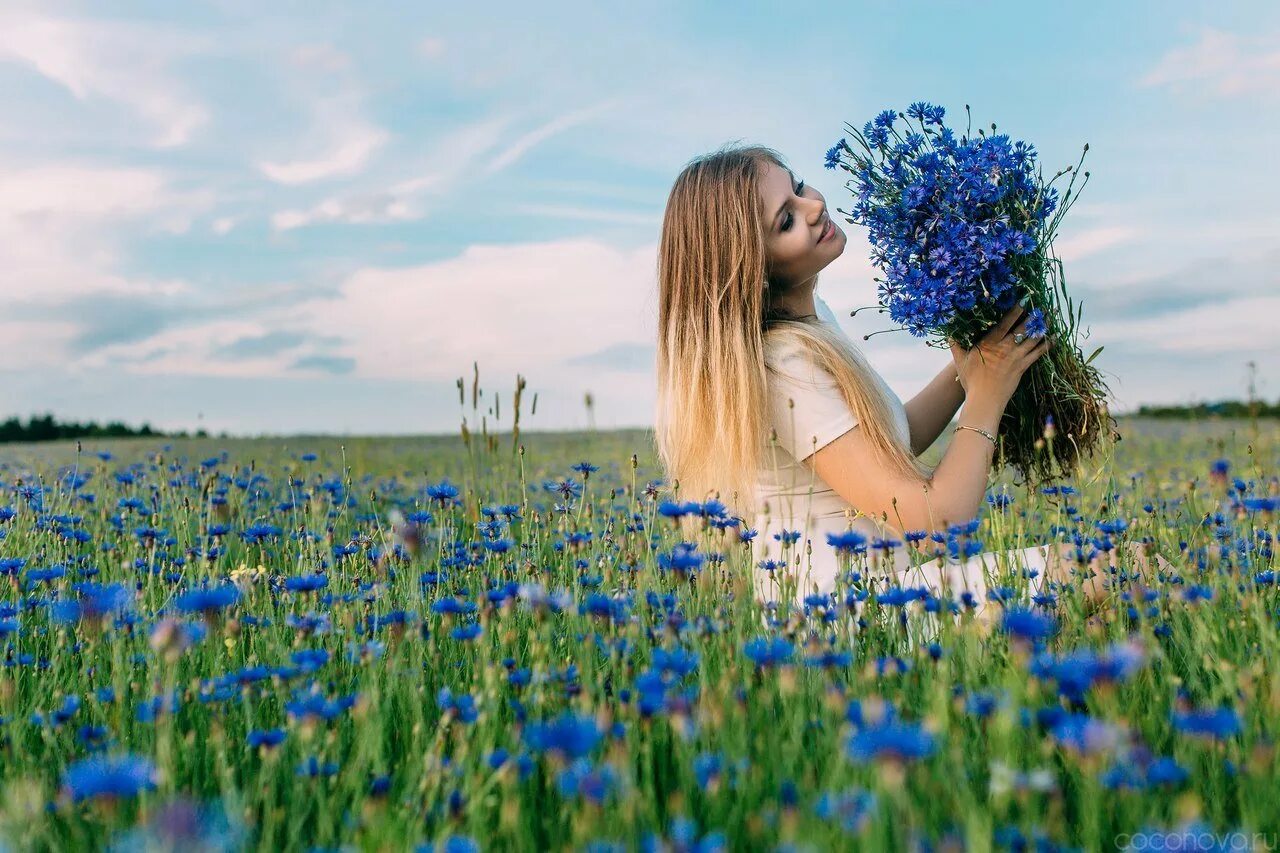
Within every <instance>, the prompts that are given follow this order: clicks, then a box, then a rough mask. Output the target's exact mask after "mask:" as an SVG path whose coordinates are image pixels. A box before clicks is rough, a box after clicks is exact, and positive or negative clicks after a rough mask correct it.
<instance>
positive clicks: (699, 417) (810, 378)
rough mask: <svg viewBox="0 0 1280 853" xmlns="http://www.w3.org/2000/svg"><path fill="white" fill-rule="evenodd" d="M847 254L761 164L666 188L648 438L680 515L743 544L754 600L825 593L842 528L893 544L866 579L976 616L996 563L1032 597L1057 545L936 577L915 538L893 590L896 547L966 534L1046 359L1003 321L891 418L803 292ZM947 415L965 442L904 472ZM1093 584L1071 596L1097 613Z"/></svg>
mask: <svg viewBox="0 0 1280 853" xmlns="http://www.w3.org/2000/svg"><path fill="white" fill-rule="evenodd" d="M845 243H846V237H845V234H844V231H843V230H841V228H840V226H839V225H837V224H836V222H835V220H834V219H832V217H831V214H830V211H829V210H828V208H827V205H826V202H825V199H824V198H823V196H822V194H821V193H819V192H818V191H817V190H816V189H814V188H812V187H810V186H808V185H806V184H804V183H803V181H802V180H801V179H800V178H799V177H798V176H797V175H795V174H794V173H793V172H792V171H791V170H790V168H789V167H787V166H786V165H785V163H784V162H783V160H782V158H781V156H780V155H778V154H777V153H776V152H775V151H773V150H772V149H769V148H765V147H762V146H742V147H727V148H723V149H721V150H719V151H716V152H714V153H711V154H708V155H705V156H703V157H700V158H697V159H696V160H694V161H692V162H691V163H689V164H688V165H687V166H686V167H685V168H684V170H683V171H682V172H681V173H680V175H679V176H678V177H677V178H676V181H675V184H674V186H673V187H672V189H671V192H670V195H669V197H668V200H667V206H666V211H665V215H664V218H663V224H662V233H661V238H660V240H659V251H658V285H659V295H658V298H659V307H658V312H659V316H658V345H657V372H658V405H657V411H656V417H655V420H656V429H655V438H656V442H657V449H658V454H659V456H660V458H661V459H662V461H663V464H664V466H665V468H666V473H667V475H668V479H669V480H671V481H674V482H677V483H678V484H679V497H680V499H681V500H685V501H689V500H696V501H705V500H708V499H711V498H718V499H719V500H720V501H721V502H722V503H724V504H725V505H726V506H727V507H728V509H729V510H730V512H731V513H733V514H735V515H738V516H739V517H740V518H742V519H743V520H744V522H745V523H746V524H747V525H749V526H750V527H752V528H754V529H756V530H757V531H758V534H757V536H756V538H755V539H754V540H753V541H752V549H753V554H754V560H755V563H756V567H755V568H753V570H752V571H753V578H752V580H753V583H754V585H755V591H756V595H757V598H758V599H760V600H762V601H769V600H779V599H781V598H784V597H786V598H793V600H794V601H796V602H797V603H801V602H803V600H804V598H805V597H806V596H809V595H813V594H824V593H828V592H831V591H832V590H833V589H834V588H835V586H836V583H837V581H838V578H839V576H840V575H841V573H842V566H841V561H840V558H839V556H838V555H837V552H836V550H835V549H834V548H832V547H831V546H830V545H829V544H828V542H827V534H828V533H840V532H842V531H846V530H849V529H852V530H855V531H857V532H859V533H861V534H862V535H864V536H865V537H866V539H867V541H868V542H872V541H873V537H880V538H882V539H895V540H897V541H898V542H899V543H904V544H902V545H901V546H900V547H897V548H895V549H892V550H891V551H890V553H889V556H888V557H887V558H884V559H883V560H877V561H876V563H877V565H876V567H875V568H876V569H877V572H876V574H879V575H882V576H884V577H886V578H887V579H888V580H889V581H890V582H893V583H898V584H901V585H903V586H907V585H913V586H915V585H922V584H923V585H928V586H930V587H931V588H933V590H934V591H935V592H937V593H939V594H944V595H949V596H950V597H952V598H955V599H962V598H963V593H964V591H965V590H968V591H969V592H970V594H971V595H972V599H970V601H971V602H976V603H977V605H978V608H979V610H981V609H983V608H984V607H985V605H986V591H987V583H986V575H987V573H988V572H993V571H995V570H996V568H997V566H998V564H1000V563H1003V564H1004V567H1007V568H1012V569H1013V570H1014V571H1015V572H1016V571H1019V570H1021V569H1026V570H1028V572H1027V573H1028V574H1033V575H1034V578H1033V580H1032V583H1031V590H1032V592H1037V591H1040V590H1042V589H1043V588H1044V587H1043V582H1044V580H1045V579H1046V575H1048V576H1049V577H1050V578H1051V579H1056V580H1067V579H1068V578H1070V577H1073V575H1072V574H1071V565H1072V564H1071V562H1070V560H1069V558H1068V557H1067V547H1066V546H1058V547H1054V546H1050V545H1041V546H1034V547H1029V548H1025V549H1022V550H1018V551H1013V552H1008V553H1004V554H995V553H991V552H985V553H982V554H978V555H972V556H969V557H968V559H965V560H957V559H953V558H950V557H948V558H946V559H944V560H942V561H939V560H938V559H937V558H933V557H932V548H933V547H936V543H934V542H932V541H930V540H929V539H928V538H926V539H924V540H923V542H921V543H919V545H917V546H915V547H919V548H921V549H922V550H924V549H926V548H927V551H926V553H924V554H921V555H919V557H917V559H916V560H915V562H917V563H920V562H921V561H922V560H926V559H927V560H928V562H925V563H924V565H923V566H922V567H918V568H915V569H913V570H911V571H908V570H909V569H911V563H912V559H911V552H910V547H912V546H910V545H908V544H905V543H906V540H905V538H904V534H905V533H906V532H907V531H920V530H923V531H930V532H932V531H944V530H946V529H947V527H948V526H949V525H954V524H964V523H966V522H969V521H970V520H972V519H974V518H975V517H976V516H978V514H979V511H980V509H981V505H982V502H983V500H984V495H985V491H986V485H987V476H988V472H989V471H990V468H991V462H992V456H993V450H994V434H995V432H996V429H997V427H998V424H999V421H1000V418H1001V415H1002V413H1003V412H1004V409H1005V406H1006V405H1007V403H1008V402H1009V399H1010V397H1011V396H1012V394H1013V392H1014V389H1015V388H1017V386H1018V381H1019V379H1020V378H1021V376H1022V374H1023V372H1024V371H1026V369H1027V368H1028V367H1030V366H1031V364H1032V363H1033V362H1034V361H1035V360H1036V359H1037V358H1039V357H1040V356H1041V355H1043V354H1044V353H1045V351H1046V350H1047V348H1048V347H1049V346H1052V345H1053V342H1052V341H1050V340H1045V339H1035V338H1027V337H1026V336H1025V334H1024V333H1023V332H1022V327H1021V325H1020V320H1021V318H1020V317H1019V314H1020V311H1019V309H1017V308H1016V307H1015V309H1013V310H1011V311H1010V312H1009V313H1008V314H1006V315H1005V317H1004V318H1003V319H1002V320H1001V322H1000V323H999V325H997V326H996V327H995V328H994V329H992V330H991V332H990V333H989V334H988V335H987V336H986V338H985V339H984V340H983V341H981V342H980V343H979V344H978V345H977V346H975V347H974V348H973V349H972V350H969V351H965V350H962V349H960V348H959V347H958V346H954V345H953V346H952V363H951V364H950V365H948V366H947V368H946V369H945V370H943V371H942V372H941V373H940V374H939V375H938V376H937V377H935V378H934V379H933V381H931V382H930V383H929V384H928V385H927V386H926V387H925V388H924V389H923V390H922V391H921V392H920V393H919V394H917V395H916V396H915V397H913V398H912V399H911V400H910V401H908V402H907V403H906V404H905V405H904V404H903V402H902V401H901V399H900V398H899V397H898V396H897V395H896V394H894V392H893V391H892V389H890V388H889V386H888V385H887V384H886V383H885V382H884V380H883V379H882V378H881V377H880V376H879V374H878V373H876V371H875V370H874V369H873V368H872V367H871V365H870V364H869V363H868V362H867V360H866V359H865V357H864V356H863V354H862V353H861V351H860V350H859V348H858V346H857V345H856V344H855V343H854V342H853V340H852V339H850V338H849V337H848V336H847V335H846V334H845V333H844V332H843V331H841V329H840V327H839V325H838V324H837V323H836V320H835V317H834V316H833V315H832V313H831V310H830V309H829V308H828V307H827V305H826V303H825V302H824V301H823V300H822V299H821V298H820V297H819V296H818V295H817V293H816V292H815V291H816V286H817V280H818V273H819V271H821V270H822V269H823V268H825V267H826V266H827V265H828V264H830V263H831V262H832V261H834V260H835V259H836V258H838V257H839V256H840V254H841V253H842V252H843V251H844V248H845ZM957 409H959V410H960V417H959V427H960V428H958V429H957V430H956V431H955V434H954V435H953V437H952V439H951V442H950V444H949V446H948V448H947V451H946V453H945V455H944V456H943V457H942V459H941V461H940V463H939V464H938V465H937V467H936V468H933V469H930V468H929V467H928V466H926V465H924V464H923V463H922V462H920V460H919V459H918V458H917V456H918V455H919V454H920V453H922V452H924V450H926V449H927V448H928V447H930V446H931V445H932V444H933V442H934V440H935V439H936V438H938V436H939V435H940V434H941V432H942V430H943V428H944V427H946V426H947V424H948V423H949V422H950V421H951V419H952V417H953V416H954V415H955V413H956V410H957ZM783 531H799V539H798V540H797V541H795V542H794V543H792V542H789V541H787V540H788V539H789V538H790V537H786V536H782V535H781V534H782V532H783ZM792 535H793V536H794V535H795V534H794V533H793V534H792ZM1071 552H1072V553H1074V546H1071ZM873 553H874V554H875V555H876V556H880V554H881V552H880V550H878V549H873ZM846 559H847V558H846ZM767 561H772V562H771V563H770V562H767ZM1010 561H1011V562H1012V565H1010ZM761 565H764V566H766V567H767V568H760V566H761ZM1095 565H1097V561H1096V560H1095ZM1144 565H1145V563H1144ZM1098 568H1103V567H1102V566H1100V565H1099V566H1098ZM984 569H985V571H984ZM1101 574H1102V573H1101V572H1099V573H1097V574H1095V575H1094V577H1093V578H1091V579H1088V580H1086V581H1085V585H1086V588H1087V592H1088V594H1089V595H1090V596H1091V600H1095V602H1096V600H1097V599H1099V598H1101V597H1102V596H1103V595H1104V594H1105V593H1104V590H1103V587H1102V585H1101V581H1102V577H1101ZM784 582H785V583H784ZM1075 582H1076V583H1080V581H1079V580H1076V581H1075Z"/></svg>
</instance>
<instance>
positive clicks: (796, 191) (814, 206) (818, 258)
mask: <svg viewBox="0 0 1280 853" xmlns="http://www.w3.org/2000/svg"><path fill="white" fill-rule="evenodd" d="M760 203H761V204H762V205H763V206H764V207H763V210H764V213H763V219H764V222H765V240H764V242H765V251H766V253H767V255H768V266H769V276H770V277H771V278H772V279H774V280H775V281H778V282H781V283H783V284H785V285H786V286H788V287H791V286H794V285H796V284H798V283H800V282H803V281H807V280H809V279H810V278H812V277H813V276H815V275H817V274H818V272H819V271H821V270H822V268H823V267H825V266H826V265H827V264H829V263H831V262H832V261H834V260H835V259H836V258H838V257H840V253H841V252H843V251H844V247H845V243H846V242H847V240H848V238H847V237H845V233H844V231H842V230H841V229H840V226H839V225H837V224H836V223H835V220H833V219H831V216H830V214H829V213H828V211H827V201H826V199H825V198H823V197H822V193H820V192H818V191H817V190H816V189H814V188H813V187H810V186H807V185H803V184H802V183H801V181H800V179H798V178H797V179H794V180H793V178H792V174H791V172H790V171H788V170H787V169H783V168H780V167H778V166H776V165H774V164H773V163H772V162H771V161H766V162H765V164H764V172H763V173H761V176H760ZM828 223H829V224H830V229H829V230H828V228H827V226H828Z"/></svg>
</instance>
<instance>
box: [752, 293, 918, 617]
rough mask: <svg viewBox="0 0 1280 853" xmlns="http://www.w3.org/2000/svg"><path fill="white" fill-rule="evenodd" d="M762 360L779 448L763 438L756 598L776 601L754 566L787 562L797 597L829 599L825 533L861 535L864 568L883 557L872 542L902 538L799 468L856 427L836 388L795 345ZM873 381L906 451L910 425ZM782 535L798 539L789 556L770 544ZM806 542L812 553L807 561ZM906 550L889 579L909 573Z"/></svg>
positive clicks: (828, 314) (829, 319)
mask: <svg viewBox="0 0 1280 853" xmlns="http://www.w3.org/2000/svg"><path fill="white" fill-rule="evenodd" d="M814 306H815V308H816V313H817V315H818V318H819V319H820V320H821V321H822V322H824V323H826V324H827V325H828V326H830V327H831V328H833V329H835V330H836V332H837V333H839V334H840V335H841V336H843V337H844V339H845V340H846V341H848V342H849V343H850V345H851V346H853V347H854V348H855V349H857V350H858V351H859V352H861V349H860V348H858V346H857V344H856V343H855V342H854V341H853V339H852V338H850V337H849V336H848V335H847V334H845V332H844V330H843V329H841V328H840V325H839V323H837V322H836V318H835V315H834V314H833V313H832V311H831V309H830V308H829V307H828V306H827V303H826V302H824V301H823V300H822V299H821V297H819V296H817V295H816V294H815V295H814ZM766 357H767V359H768V364H769V366H770V367H771V368H773V370H772V371H770V373H769V376H768V400H769V421H770V426H772V427H773V428H774V430H776V431H777V434H778V443H777V446H776V447H772V448H771V447H770V446H769V445H768V439H767V438H766V445H765V450H764V464H763V467H762V469H761V470H760V472H759V476H758V483H759V498H758V504H757V509H756V513H755V516H754V519H752V520H749V521H750V522H751V526H752V527H754V528H755V529H756V530H757V531H759V532H758V534H757V535H756V537H755V539H754V540H753V541H752V546H753V555H754V560H755V565H754V567H753V569H752V572H753V580H754V582H755V585H756V590H757V594H758V595H759V596H760V597H761V598H763V599H765V600H770V599H776V598H777V591H778V590H777V587H776V586H775V585H774V584H772V583H770V577H771V576H770V574H769V573H768V572H767V571H765V570H763V569H761V568H760V567H759V561H761V560H765V559H773V560H783V559H785V560H786V562H787V566H788V569H789V570H790V571H793V572H795V571H798V572H799V575H800V581H801V591H800V595H801V596H803V595H804V594H807V593H808V592H810V591H811V584H816V585H817V586H818V589H819V591H820V592H829V591H830V590H831V588H832V586H833V585H834V582H835V579H836V577H837V575H838V573H839V572H840V566H839V563H838V560H837V557H836V551H835V549H834V548H832V546H831V545H829V544H827V537H826V534H827V533H840V532H843V531H845V530H847V529H849V528H850V527H852V528H853V529H854V530H855V531H857V532H859V533H861V534H862V535H863V536H865V537H866V539H867V542H868V561H871V560H872V559H873V557H872V555H873V554H882V553H883V552H878V551H876V550H875V549H873V548H870V543H871V542H872V541H873V540H874V539H875V538H877V537H879V538H884V539H896V540H897V541H899V542H902V534H901V532H899V531H897V530H895V529H894V528H892V527H889V526H887V525H885V524H883V523H881V522H879V521H877V520H875V519H873V518H871V517H870V516H867V515H861V514H859V513H858V511H857V510H856V509H855V508H854V507H853V505H852V504H850V503H849V502H848V501H846V500H845V499H844V498H842V497H840V495H838V494H837V493H836V492H835V490H834V489H832V488H831V487H830V486H829V485H827V484H826V483H825V482H824V481H823V480H822V479H821V478H820V477H818V475H817V474H816V473H814V472H813V470H812V469H810V468H809V467H808V466H807V465H806V464H804V462H802V461H801V460H803V459H805V458H807V457H808V456H811V455H812V454H813V453H814V451H815V449H821V448H823V447H825V446H826V445H828V444H830V443H831V442H832V441H834V440H835V439H837V438H839V437H840V436H841V435H843V434H844V433H846V432H848V431H849V430H850V429H852V428H853V427H854V426H855V425H856V424H857V423H858V420H857V418H856V417H854V414H853V412H852V411H850V409H849V407H848V405H846V404H845V402H844V398H843V397H841V395H840V392H839V390H838V389H837V388H836V384H835V378H834V377H832V376H831V374H830V373H828V372H827V371H825V370H823V369H822V368H821V367H819V366H818V365H816V364H815V363H814V362H813V361H812V360H811V359H810V357H809V356H808V355H807V353H806V351H805V350H804V348H803V347H802V345H800V344H798V343H797V342H795V341H788V342H785V343H783V344H780V345H772V346H771V347H770V350H769V352H768V354H767V356H766ZM875 378H876V381H877V382H878V383H879V384H880V387H881V388H882V389H883V391H884V394H885V397H886V398H887V400H888V401H889V404H890V409H891V411H892V412H893V416H894V422H895V426H896V427H897V429H898V431H899V433H900V434H901V435H902V437H903V440H904V442H906V443H908V444H909V443H910V425H909V424H908V421H907V412H906V409H905V408H904V407H903V405H902V400H901V398H899V397H898V395H897V394H896V393H894V391H893V389H892V388H890V387H889V385H888V383H886V382H885V381H884V379H883V378H882V377H881V376H880V374H878V373H876V374H875ZM788 398H790V399H791V400H793V401H794V403H795V407H794V409H790V408H788V405H787V400H788ZM815 439H816V445H815V443H814V442H815ZM783 529H785V530H789V531H796V530H799V531H801V536H800V538H799V539H798V540H797V541H796V542H795V543H794V544H793V545H789V546H787V551H788V553H784V552H783V543H782V542H781V541H780V540H779V539H777V538H775V536H776V534H778V533H780V531H781V530H783ZM806 539H807V540H808V541H809V542H810V543H811V545H812V549H813V553H812V555H811V560H810V556H807V555H806V554H805V542H806ZM907 550H908V549H907V547H906V546H905V543H904V544H903V545H900V546H899V547H897V548H894V549H893V551H894V563H893V565H892V571H903V570H905V569H907V568H909V566H910V557H909V555H908V553H907ZM883 568H885V569H889V568H890V567H889V566H885V567H883Z"/></svg>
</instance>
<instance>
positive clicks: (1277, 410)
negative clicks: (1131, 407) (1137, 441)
mask: <svg viewBox="0 0 1280 853" xmlns="http://www.w3.org/2000/svg"><path fill="white" fill-rule="evenodd" d="M1129 414H1133V415H1137V416H1139V417H1144V418H1208V417H1219V418H1253V417H1258V418H1280V400H1276V402H1274V403H1268V402H1266V401H1265V400H1253V401H1251V402H1243V401H1241V400H1223V401H1221V402H1218V403H1196V404H1194V405H1190V406H1139V407H1138V410H1137V411H1136V412H1130V413H1129Z"/></svg>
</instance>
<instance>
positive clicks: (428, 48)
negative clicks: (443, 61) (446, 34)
mask: <svg viewBox="0 0 1280 853" xmlns="http://www.w3.org/2000/svg"><path fill="white" fill-rule="evenodd" d="M444 50H445V42H444V39H442V38H440V37H438V36H427V37H426V38H424V39H422V40H421V41H419V42H418V53H420V54H422V55H423V56H424V57H426V58H427V59H439V58H440V57H441V56H443V55H444Z"/></svg>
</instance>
